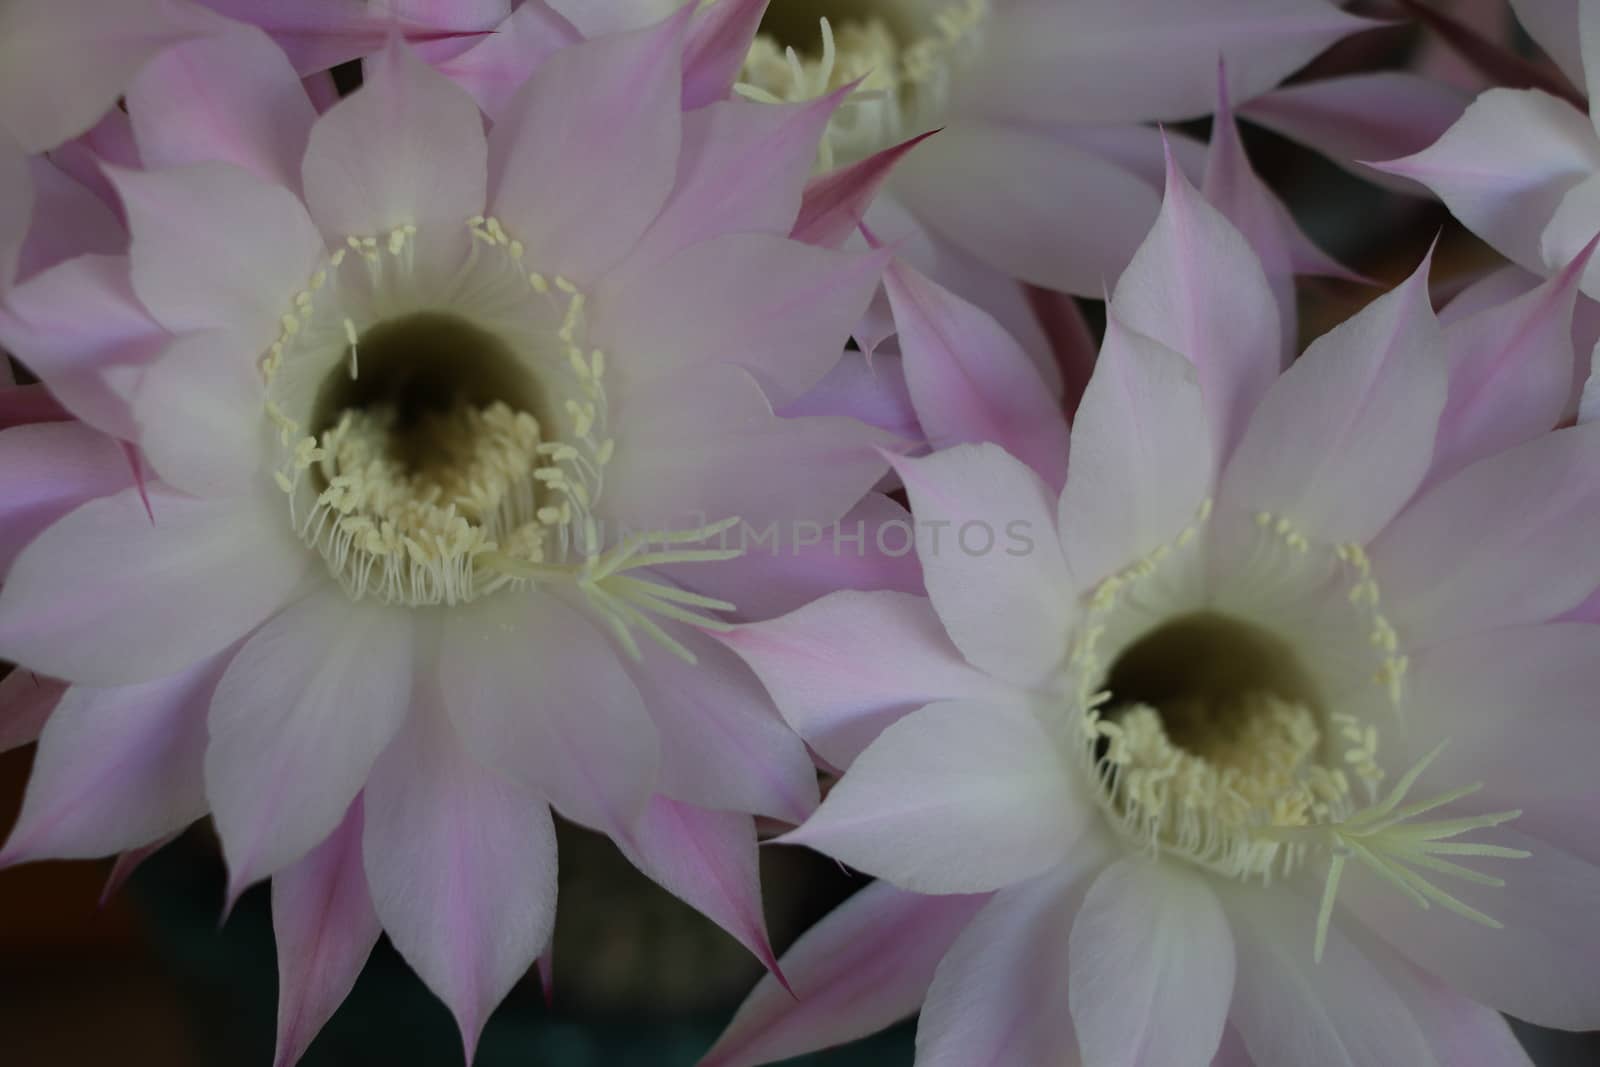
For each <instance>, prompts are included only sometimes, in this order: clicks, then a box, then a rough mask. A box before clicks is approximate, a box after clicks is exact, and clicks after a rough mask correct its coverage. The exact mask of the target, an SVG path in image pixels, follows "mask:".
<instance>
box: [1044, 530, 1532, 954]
mask: <svg viewBox="0 0 1600 1067" xmlns="http://www.w3.org/2000/svg"><path fill="white" fill-rule="evenodd" d="M1219 518H1220V519H1222V520H1223V521H1221V522H1219V521H1217V520H1214V519H1213V517H1212V513H1211V506H1210V504H1209V503H1208V504H1207V505H1205V506H1204V507H1203V508H1202V509H1201V512H1200V514H1199V515H1198V516H1197V518H1196V520H1195V522H1194V524H1192V525H1191V526H1190V527H1189V528H1188V529H1186V530H1185V531H1184V532H1183V533H1182V535H1181V536H1180V537H1179V538H1177V539H1176V541H1175V542H1174V543H1173V544H1171V545H1167V546H1163V547H1162V548H1160V549H1158V550H1157V551H1156V552H1154V553H1152V554H1151V556H1150V557H1148V558H1146V559H1145V560H1141V561H1140V562H1139V563H1137V564H1135V565H1134V566H1133V567H1131V568H1129V569H1128V570H1126V571H1124V572H1123V573H1121V574H1118V575H1113V576H1112V577H1110V578H1107V579H1106V580H1105V581H1104V582H1102V583H1101V584H1100V586H1099V587H1098V588H1097V589H1096V590H1094V592H1093V593H1092V594H1091V595H1090V596H1089V598H1088V601H1087V606H1086V618H1085V621H1084V623H1083V625H1082V627H1081V628H1080V631H1079V634H1078V637H1077V639H1076V641H1075V643H1074V646H1073V648H1072V650H1071V652H1070V654H1069V657H1068V667H1067V678H1068V699H1069V702H1070V703H1071V705H1072V706H1073V707H1075V708H1076V709H1077V713H1076V714H1077V718H1076V721H1077V724H1078V738H1077V741H1076V744H1075V748H1076V750H1077V751H1078V752H1079V753H1080V755H1081V759H1082V765H1083V767H1084V770H1085V772H1086V773H1087V774H1088V775H1089V777H1090V779H1091V780H1092V781H1093V782H1094V783H1095V784H1096V796H1097V798H1098V800H1099V803H1100V807H1101V809H1102V811H1103V812H1104V813H1105V815H1106V818H1107V820H1108V822H1110V823H1111V825H1112V826H1113V827H1115V828H1116V829H1117V830H1118V831H1119V832H1120V833H1121V834H1122V835H1123V836H1124V837H1125V838H1126V839H1128V840H1129V841H1130V842H1131V843H1133V844H1135V845H1136V846H1137V847H1140V848H1143V849H1148V850H1150V851H1152V852H1155V853H1160V854H1165V855H1170V856H1173V857H1175V858H1179V859H1182V860H1184V861H1187V862H1189V863H1192V864H1194V865H1196V866H1199V867H1202V868H1205V869H1206V870H1209V871H1212V872H1213V873H1216V874H1219V875H1223V876H1226V877H1232V878H1238V879H1252V878H1258V879H1261V880H1262V881H1263V882H1265V881H1270V880H1271V879H1272V878H1274V877H1285V876H1288V875H1291V874H1293V873H1295V872H1296V871H1297V870H1299V869H1301V868H1302V867H1305V866H1307V865H1308V864H1310V863H1321V862H1323V861H1326V863H1327V867H1326V872H1327V874H1326V877H1327V881H1326V887H1325V892H1324V897H1323V906H1322V911H1321V914H1320V916H1319V920H1318V928H1317V934H1316V951H1317V954H1318V955H1319V956H1320V954H1321V952H1322V946H1323V944H1324V941H1325V938H1326V935H1327V927H1328V923H1329V921H1330V920H1331V917H1332V908H1333V902H1334V897H1335V894H1336V892H1337V887H1338V882H1339V876H1340V872H1341V870H1342V868H1343V865H1344V863H1345V862H1346V861H1347V860H1348V859H1350V858H1352V857H1354V858H1357V859H1360V860H1361V861H1362V862H1364V863H1366V864H1368V865H1369V866H1371V867H1373V868H1374V869H1375V870H1377V871H1378V872H1379V873H1381V874H1383V875H1384V876H1385V877H1386V878H1387V879H1388V880H1389V881H1390V882H1391V883H1393V884H1395V885H1397V886H1399V887H1401V888H1402V889H1403V890H1404V891H1405V892H1407V893H1408V894H1410V895H1411V896H1412V897H1413V899H1415V900H1416V901H1417V902H1418V903H1419V904H1421V905H1422V906H1423V907H1427V906H1428V904H1429V902H1430V901H1431V902H1434V903H1440V904H1443V905H1444V906H1446V907H1448V908H1450V909H1451V910H1454V911H1456V912H1458V913H1459V914H1462V915H1464V916H1466V917H1468V918H1472V919H1475V920H1477V921H1480V922H1484V923H1487V924H1489V925H1497V924H1495V923H1494V921H1493V920H1492V919H1489V918H1488V917H1487V916H1485V915H1483V914H1481V913H1479V912H1477V911H1474V910H1473V909H1472V908H1470V907H1468V906H1467V905H1465V904H1463V903H1462V902H1460V901H1459V900H1457V899H1456V898H1454V897H1452V896H1450V895H1449V894H1448V893H1446V892H1444V891H1443V890H1441V889H1439V888H1438V887H1437V886H1436V885H1434V884H1433V883H1432V882H1430V881H1428V880H1427V879H1426V878H1425V877H1423V875H1422V874H1420V873H1419V870H1424V871H1427V872H1429V873H1432V874H1449V875H1453V876H1456V877H1461V878H1464V879H1466V880H1469V881H1474V882H1478V883H1480V884H1502V883H1500V882H1499V880H1498V879H1492V878H1488V877H1487V876H1485V875H1482V874H1480V873H1478V872H1477V871H1473V870H1470V869H1468V868H1465V867H1461V866H1458V865H1456V864H1454V863H1451V862H1449V861H1447V860H1444V859H1442V858H1441V857H1442V856H1444V855H1472V856H1483V857H1499V858H1514V857H1516V856H1520V855H1525V853H1520V852H1518V851H1516V850H1513V849H1504V848H1498V847H1496V846H1491V845H1481V844H1475V843H1467V842H1459V841H1455V840H1452V839H1454V838H1457V837H1459V836H1460V835H1462V834H1465V833H1468V832H1470V831H1473V830H1479V829H1484V828H1487V827H1492V826H1496V825H1499V824H1500V823H1503V822H1506V821H1508V820H1509V819H1511V818H1515V817H1516V814H1517V813H1516V812H1500V813H1496V814H1491V815H1483V816H1476V817H1468V818H1464V819H1448V820H1439V821H1433V822H1429V821H1425V820H1422V819H1421V818H1420V817H1421V816H1424V815H1426V814H1427V813H1429V812H1432V811H1434V810H1435V809H1437V808H1439V807H1442V806H1444V805H1446V804H1449V803H1452V802H1454V801H1456V800H1459V799H1461V798H1463V797H1465V796H1468V795H1470V794H1471V793H1473V792H1475V791H1476V790H1477V789H1478V788H1479V786H1478V785H1472V786H1468V787H1466V788H1464V789H1458V790H1454V791H1451V792H1447V793H1444V794H1441V795H1439V796H1435V797H1433V798H1432V799H1429V800H1424V801H1420V802H1414V803H1410V804H1407V805H1405V806H1404V807H1402V806H1401V804H1402V802H1403V801H1405V800H1406V799H1407V796H1408V794H1409V793H1410V791H1411V789H1412V787H1413V786H1414V785H1415V784H1416V782H1417V780H1418V779H1419V778H1420V777H1421V775H1422V774H1423V772H1424V771H1425V770H1426V769H1427V767H1428V765H1429V764H1430V763H1431V762H1432V760H1433V759H1434V758H1435V756H1437V754H1438V751H1439V750H1438V749H1436V750H1435V751H1434V752H1433V753H1432V754H1430V755H1428V756H1426V757H1425V758H1423V759H1422V760H1421V761H1419V762H1418V763H1416V764H1415V765H1413V766H1412V767H1411V768H1410V770H1408V771H1406V773H1405V774H1403V775H1401V776H1400V778H1399V779H1398V781H1397V782H1396V783H1395V784H1394V785H1393V786H1392V787H1391V788H1390V790H1389V792H1388V793H1387V794H1384V795H1380V793H1379V788H1380V786H1382V785H1383V784H1384V781H1385V778H1386V777H1387V771H1386V769H1385V764H1384V761H1383V759H1382V758H1381V756H1382V753H1381V749H1382V743H1383V740H1384V737H1385V735H1386V734H1387V733H1389V732H1390V731H1392V730H1394V729H1395V728H1397V726H1398V720H1399V717H1400V716H1401V715H1402V714H1403V712H1404V700H1405V685H1404V678H1405V674H1406V668H1407V661H1406V657H1405V656H1404V654H1403V653H1401V652H1400V650H1399V639H1398V635H1397V634H1396V632H1395V629H1394V627H1393V626H1391V625H1390V624H1389V623H1388V621H1387V620H1386V619H1385V618H1384V616H1383V614H1382V612H1381V610H1380V605H1381V597H1380V593H1379V590H1378V587H1377V583H1376V582H1375V580H1374V579H1373V577H1372V571H1371V567H1370V565H1369V563H1368V562H1367V558H1366V554H1365V553H1364V552H1363V551H1362V549H1361V548H1360V546H1358V545H1353V544H1352V545H1339V546H1334V547H1328V546H1322V545H1317V544H1314V543H1313V542H1312V541H1310V540H1309V539H1308V538H1307V537H1305V536H1304V535H1303V534H1301V533H1300V532H1299V531H1298V530H1297V529H1296V528H1295V527H1294V525H1293V523H1291V522H1289V521H1287V520H1285V519H1282V518H1280V517H1277V516H1272V515H1266V514H1262V515H1256V516H1239V515H1232V514H1230V515H1227V516H1224V517H1219ZM1225 546H1226V547H1231V548H1232V549H1233V550H1234V551H1233V552H1232V553H1228V552H1224V551H1223V548H1224V547H1225ZM1218 575H1221V577H1217V576H1218Z"/></svg>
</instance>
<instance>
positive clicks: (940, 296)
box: [883, 260, 1068, 492]
mask: <svg viewBox="0 0 1600 1067" xmlns="http://www.w3.org/2000/svg"><path fill="white" fill-rule="evenodd" d="M883 282H884V288H885V289H886V290H887V291H888V294H889V305H890V307H891V308H892V309H893V312H894V321H895V326H896V328H897V329H898V331H899V335H900V352H901V359H902V361H903V366H904V368H905V376H906V385H907V387H908V388H909V389H910V391H911V402H912V404H913V406H914V407H915V408H916V412H917V417H918V420H919V421H920V422H921V424H922V428H923V430H924V431H925V432H926V434H927V437H928V443H929V444H930V445H932V446H933V447H934V449H936V450H937V449H942V448H950V447H953V446H955V445H959V444H969V443H970V444H978V443H981V442H984V441H992V442H994V443H996V444H998V445H1000V446H1002V447H1003V448H1005V450H1006V451H1007V452H1010V453H1011V454H1012V455H1013V456H1015V457H1016V458H1018V459H1020V460H1022V461H1023V462H1024V463H1026V464H1027V465H1028V466H1029V467H1032V468H1033V470H1034V472H1035V473H1037V474H1038V475H1039V476H1040V477H1041V478H1043V479H1044V481H1045V483H1046V484H1047V485H1049V486H1050V487H1051V488H1053V489H1055V490H1056V491H1058V492H1059V491H1060V489H1061V486H1062V485H1063V484H1065V483H1066V480H1067V440H1068V434H1067V420H1066V419H1065V418H1064V417H1063V416H1062V414H1061V410H1060V409H1059V408H1058V407H1057V406H1056V402H1055V397H1054V396H1053V395H1052V394H1051V392H1050V389H1049V387H1048V386H1046V385H1045V382H1044V379H1043V378H1042V377H1041V376H1040V375H1039V371H1038V369H1037V368H1036V367H1035V366H1034V364H1033V361H1032V360H1031V359H1029V358H1028V354H1027V353H1026V352H1024V351H1023V350H1022V346H1021V345H1019V344H1017V342H1016V341H1015V340H1014V339H1013V338H1012V337H1011V336H1010V335H1009V334H1007V333H1006V332H1005V330H1004V329H1003V328H1002V327H1001V326H1000V324H999V323H998V322H996V321H995V320H994V319H993V318H992V317H991V316H990V315H988V314H987V313H986V312H984V311H983V310H982V309H981V308H978V307H976V306H974V305H972V304H969V303H967V302H966V301H965V300H963V299H961V298H960V297H959V296H956V295H955V294H954V293H952V292H950V291H948V290H946V289H944V288H942V287H941V286H939V285H938V284H937V283H935V282H934V281H933V280H932V279H930V278H928V277H926V276H924V275H923V274H921V273H919V272H918V271H917V270H916V269H915V268H913V267H911V266H910V265H909V264H906V263H904V262H903V261H900V260H896V261H894V262H893V263H891V264H890V265H889V268H888V270H887V271H885V272H884V278H883Z"/></svg>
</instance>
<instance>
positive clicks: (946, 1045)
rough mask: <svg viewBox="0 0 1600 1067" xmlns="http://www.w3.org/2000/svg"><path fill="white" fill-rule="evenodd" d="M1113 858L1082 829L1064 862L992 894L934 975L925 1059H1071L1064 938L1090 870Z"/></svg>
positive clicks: (921, 1034) (944, 1066) (923, 1039)
mask: <svg viewBox="0 0 1600 1067" xmlns="http://www.w3.org/2000/svg"><path fill="white" fill-rule="evenodd" d="M1108 858H1109V855H1108V848H1107V846H1106V845H1105V844H1104V843H1103V842H1102V841H1101V840H1099V839H1097V838H1094V837H1091V836H1088V835H1086V836H1085V838H1084V839H1083V841H1082V842H1080V844H1079V846H1078V847H1076V848H1074V849H1073V852H1072V854H1071V855H1070V856H1069V857H1068V860H1067V863H1066V864H1064V865H1063V866H1061V867H1060V868H1058V869H1056V870H1054V871H1051V872H1050V873H1049V874H1047V875H1045V876H1044V877H1042V878H1038V879H1035V880H1034V881H1032V882H1028V883H1026V884H1024V885H1020V886H1015V887H1013V888H1010V889H1006V890H1003V891H1002V892H1000V893H997V894H995V896H994V897H992V898H991V899H990V901H989V903H988V904H987V905H986V906H985V907H984V909H983V910H982V911H981V912H979V913H978V916H977V918H975V919H974V920H972V922H971V923H969V924H968V925H967V928H966V929H965V930H963V931H962V932H961V936H960V937H958V938H956V941H955V944H953V945H952V946H951V948H950V951H949V952H947V953H945V957H944V959H943V960H942V961H941V962H940V963H939V968H938V970H937V971H936V972H935V974H934V978H933V984H932V986H931V987H930V988H929V990H928V998H927V1000H926V1001H925V1002H924V1003H923V1007H922V1018H921V1019H920V1020H919V1021H918V1023H917V1063H918V1065H919V1067H1013V1065H1016V1064H1024V1063H1026V1064H1036V1063H1037V1064H1054V1063H1071V1062H1073V1061H1074V1056H1075V1053H1076V1051H1077V1048H1078V1039H1077V1035H1076V1034H1075V1033H1074V1032H1073V1027H1072V1012H1071V1011H1070V1010H1068V987H1067V975H1068V963H1067V946H1068V943H1069V939H1070V937H1071V932H1072V921H1073V919H1074V918H1075V917H1076V915H1077V912H1078V907H1079V905H1080V904H1081V903H1082V901H1083V896H1084V893H1085V892H1086V891H1087V889H1088V886H1089V882H1090V881H1091V876H1092V875H1093V874H1094V873H1095V872H1096V871H1097V870H1099V868H1100V867H1101V866H1103V865H1104V864H1105V863H1106V862H1107V860H1108Z"/></svg>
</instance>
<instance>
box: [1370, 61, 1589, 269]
mask: <svg viewBox="0 0 1600 1067" xmlns="http://www.w3.org/2000/svg"><path fill="white" fill-rule="evenodd" d="M1380 169H1381V170H1383V171H1385V172H1386V173H1389V174H1398V175H1400V176H1401V177H1405V178H1411V179H1413V180H1415V181H1418V182H1421V183H1422V184H1423V185H1426V186H1427V187H1428V188H1429V189H1432V190H1433V191H1434V193H1436V194H1437V195H1438V196H1439V199H1441V200H1443V201H1444V203H1445V206H1446V207H1448V208H1449V209H1450V213H1451V214H1452V215H1454V216H1455V217H1456V218H1458V219H1460V220H1461V222H1462V223H1463V224H1464V225H1466V227H1467V228H1468V229H1470V230H1471V231H1472V232H1473V233H1475V234H1477V235H1478V236H1479V237H1482V238H1483V239H1484V240H1485V241H1488V242H1489V243H1490V244H1491V245H1493V246H1494V248H1495V250H1496V251H1498V252H1500V253H1501V254H1502V255H1505V256H1506V257H1507V258H1509V259H1511V260H1513V261H1514V262H1516V263H1518V264H1520V265H1521V266H1524V267H1526V268H1528V269H1529V270H1531V271H1533V272H1535V273H1536V274H1545V273H1547V271H1546V269H1545V266H1546V264H1545V257H1544V253H1543V251H1542V250H1541V248H1540V244H1539V237H1540V234H1542V233H1543V232H1544V229H1545V227H1546V226H1547V225H1549V223H1550V220H1551V218H1552V217H1553V216H1554V215H1555V213H1556V209H1557V208H1558V207H1559V206H1560V204H1561V201H1562V198H1563V197H1565V196H1566V195H1567V193H1568V191H1569V190H1571V189H1572V188H1573V187H1574V186H1576V185H1577V184H1578V183H1579V182H1581V181H1583V180H1584V179H1585V178H1588V177H1589V176H1590V175H1591V174H1593V173H1594V172H1595V171H1596V170H1597V169H1600V139H1596V137H1595V131H1594V127H1593V126H1591V125H1590V123H1589V117H1588V116H1587V115H1585V114H1584V113H1583V112H1581V111H1579V110H1578V109H1577V108H1575V107H1573V106H1572V105H1571V104H1569V103H1567V102H1566V101H1564V100H1557V99H1556V98H1555V97H1553V96H1548V95H1546V94H1544V93H1541V92H1538V91H1535V90H1527V91H1515V90H1511V89H1491V90H1489V91H1488V92H1486V93H1484V94H1483V95H1482V96H1480V97H1478V99H1477V100H1475V101H1474V102H1473V103H1472V106H1471V107H1469V108H1467V110H1466V113H1465V114H1463V115H1462V116H1461V120H1460V121H1459V122H1457V123H1456V124H1455V125H1454V126H1452V127H1450V129H1449V130H1448V131H1446V132H1445V134H1444V136H1442V137H1440V138H1439V140H1438V141H1436V142H1434V143H1433V144H1432V145H1431V146H1429V147H1428V148H1426V149H1424V150H1423V151H1421V152H1418V153H1416V154H1415V155H1410V156H1406V157H1405V158H1403V159H1396V160H1393V161H1392V162H1388V163H1384V164H1383V165H1382V166H1381V168H1380ZM1593 236H1594V234H1593V233H1588V234H1585V235H1584V236H1583V238H1582V240H1583V241H1587V240H1588V239H1589V238H1590V237H1593ZM1568 258H1571V257H1570V256H1569V257H1568Z"/></svg>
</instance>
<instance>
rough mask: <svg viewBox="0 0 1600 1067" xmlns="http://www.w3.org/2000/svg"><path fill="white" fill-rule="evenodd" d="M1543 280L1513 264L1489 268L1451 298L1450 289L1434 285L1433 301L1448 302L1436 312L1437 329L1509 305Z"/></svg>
mask: <svg viewBox="0 0 1600 1067" xmlns="http://www.w3.org/2000/svg"><path fill="white" fill-rule="evenodd" d="M1544 280H1545V279H1544V277H1543V276H1541V275H1538V274H1532V273H1529V272H1528V271H1525V270H1523V269H1522V268H1521V267H1519V266H1517V265H1516V264H1513V263H1508V264H1506V265H1505V266H1502V267H1495V268H1492V269H1490V270H1489V271H1487V272H1485V273H1483V274H1480V275H1478V276H1477V277H1475V278H1471V279H1470V280H1468V279H1462V280H1461V282H1462V284H1460V285H1459V286H1456V287H1454V288H1453V292H1454V295H1450V294H1451V291H1452V290H1451V289H1450V288H1444V287H1441V286H1439V285H1435V286H1434V287H1433V295H1434V299H1435V301H1438V300H1440V299H1446V298H1448V302H1447V303H1446V304H1445V305H1444V306H1443V307H1441V308H1440V309H1439V325H1441V326H1443V327H1445V328H1446V329H1448V328H1450V327H1452V326H1454V325H1455V324H1456V323H1458V322H1460V321H1461V320H1462V319H1465V318H1467V317H1468V316H1471V315H1476V314H1477V313H1478V312H1480V311H1487V310H1488V309H1489V308H1492V307H1498V306H1500V305H1501V304H1507V303H1510V302H1511V301H1513V300H1515V299H1516V298H1517V297H1519V296H1524V295H1526V294H1528V293H1530V292H1532V291H1533V290H1534V289H1537V288H1538V287H1539V283H1540V282H1542V281H1544ZM1441 289H1443V291H1441Z"/></svg>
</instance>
